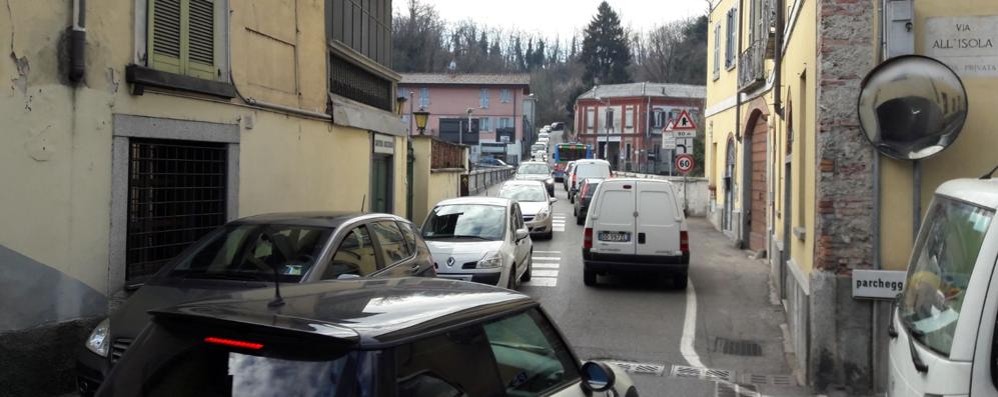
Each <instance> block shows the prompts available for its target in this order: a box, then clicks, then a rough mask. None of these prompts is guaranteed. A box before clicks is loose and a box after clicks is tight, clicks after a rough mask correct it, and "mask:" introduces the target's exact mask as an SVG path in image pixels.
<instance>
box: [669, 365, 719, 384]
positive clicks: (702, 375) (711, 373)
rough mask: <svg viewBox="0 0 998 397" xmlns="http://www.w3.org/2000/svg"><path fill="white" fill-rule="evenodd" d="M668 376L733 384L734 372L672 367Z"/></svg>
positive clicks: (683, 366)
mask: <svg viewBox="0 0 998 397" xmlns="http://www.w3.org/2000/svg"><path fill="white" fill-rule="evenodd" d="M669 375H670V376H672V377H673V378H690V379H700V380H710V381H724V382H733V381H734V377H735V375H734V372H732V371H729V370H726V369H714V368H701V367H688V366H685V365H673V366H672V371H670V372H669Z"/></svg>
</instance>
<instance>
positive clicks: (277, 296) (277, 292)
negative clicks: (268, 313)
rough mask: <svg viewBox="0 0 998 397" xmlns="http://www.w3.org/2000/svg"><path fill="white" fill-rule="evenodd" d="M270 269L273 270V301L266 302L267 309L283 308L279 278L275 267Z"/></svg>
mask: <svg viewBox="0 0 998 397" xmlns="http://www.w3.org/2000/svg"><path fill="white" fill-rule="evenodd" d="M270 268H271V269H273V270H274V300H272V301H270V302H267V307H270V308H277V307H281V306H284V298H282V297H281V280H280V277H281V276H280V274H278V273H277V266H271V267H270Z"/></svg>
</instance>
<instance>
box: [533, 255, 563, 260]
mask: <svg viewBox="0 0 998 397" xmlns="http://www.w3.org/2000/svg"><path fill="white" fill-rule="evenodd" d="M530 259H533V260H535V261H560V260H561V258H560V257H556V256H532V257H530Z"/></svg>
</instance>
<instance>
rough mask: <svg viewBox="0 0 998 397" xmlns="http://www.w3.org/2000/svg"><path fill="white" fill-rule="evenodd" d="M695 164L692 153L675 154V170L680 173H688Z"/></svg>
mask: <svg viewBox="0 0 998 397" xmlns="http://www.w3.org/2000/svg"><path fill="white" fill-rule="evenodd" d="M694 166H696V162H695V161H693V155H691V154H680V155H678V156H676V170H678V171H679V172H681V173H684V174H686V173H689V172H690V171H693V167H694Z"/></svg>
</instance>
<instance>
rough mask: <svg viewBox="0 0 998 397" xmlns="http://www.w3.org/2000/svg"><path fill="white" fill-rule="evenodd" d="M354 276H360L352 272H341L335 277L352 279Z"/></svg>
mask: <svg viewBox="0 0 998 397" xmlns="http://www.w3.org/2000/svg"><path fill="white" fill-rule="evenodd" d="M355 278H360V276H358V275H356V274H353V273H343V274H341V275H339V276H337V277H336V279H337V280H353V279H355Z"/></svg>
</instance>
